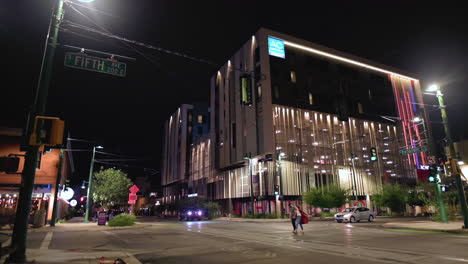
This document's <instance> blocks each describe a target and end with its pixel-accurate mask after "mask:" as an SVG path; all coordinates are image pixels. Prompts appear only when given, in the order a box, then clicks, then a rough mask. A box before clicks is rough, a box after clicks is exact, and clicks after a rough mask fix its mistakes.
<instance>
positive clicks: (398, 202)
mask: <svg viewBox="0 0 468 264" xmlns="http://www.w3.org/2000/svg"><path fill="white" fill-rule="evenodd" d="M373 198H374V201H375V203H376V204H377V205H379V206H385V207H388V208H390V210H392V211H393V212H397V213H401V212H403V211H404V210H405V205H406V201H407V199H408V191H407V190H406V188H404V187H402V186H401V185H399V184H385V185H383V187H382V190H381V191H380V192H379V193H377V194H375V195H374V197H373Z"/></svg>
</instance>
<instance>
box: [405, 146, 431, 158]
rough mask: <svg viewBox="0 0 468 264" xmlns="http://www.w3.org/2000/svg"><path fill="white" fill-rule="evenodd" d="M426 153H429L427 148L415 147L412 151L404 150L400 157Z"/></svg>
mask: <svg viewBox="0 0 468 264" xmlns="http://www.w3.org/2000/svg"><path fill="white" fill-rule="evenodd" d="M425 151H427V146H420V147H415V148H412V149H402V150H400V155H402V156H404V155H408V154H413V153H417V152H425Z"/></svg>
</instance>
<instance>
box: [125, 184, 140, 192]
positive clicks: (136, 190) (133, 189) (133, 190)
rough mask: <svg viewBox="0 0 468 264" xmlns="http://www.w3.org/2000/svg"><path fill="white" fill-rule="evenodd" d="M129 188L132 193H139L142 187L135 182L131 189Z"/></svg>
mask: <svg viewBox="0 0 468 264" xmlns="http://www.w3.org/2000/svg"><path fill="white" fill-rule="evenodd" d="M128 190H129V191H130V192H131V193H137V192H138V191H139V190H140V188H138V187H137V186H136V185H135V184H134V185H133V186H132V187H130V189H128Z"/></svg>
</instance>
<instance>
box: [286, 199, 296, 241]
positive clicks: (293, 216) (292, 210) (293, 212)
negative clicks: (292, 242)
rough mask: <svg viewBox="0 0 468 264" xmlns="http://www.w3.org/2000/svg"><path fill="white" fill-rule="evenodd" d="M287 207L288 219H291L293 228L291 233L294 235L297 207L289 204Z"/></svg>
mask: <svg viewBox="0 0 468 264" xmlns="http://www.w3.org/2000/svg"><path fill="white" fill-rule="evenodd" d="M288 206H289V218H290V219H291V224H292V226H293V233H294V234H296V233H297V230H296V228H297V227H296V217H297V207H296V206H294V205H292V204H291V203H290V204H288Z"/></svg>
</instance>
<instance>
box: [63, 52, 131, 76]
mask: <svg viewBox="0 0 468 264" xmlns="http://www.w3.org/2000/svg"><path fill="white" fill-rule="evenodd" d="M64 64H65V66H67V67H71V68H78V69H83V70H88V71H95V72H101V73H107V74H112V75H117V76H125V74H126V73H127V64H125V63H123V62H118V61H115V60H110V59H103V58H98V57H92V56H88V55H86V54H83V53H71V52H67V53H65V62H64Z"/></svg>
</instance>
